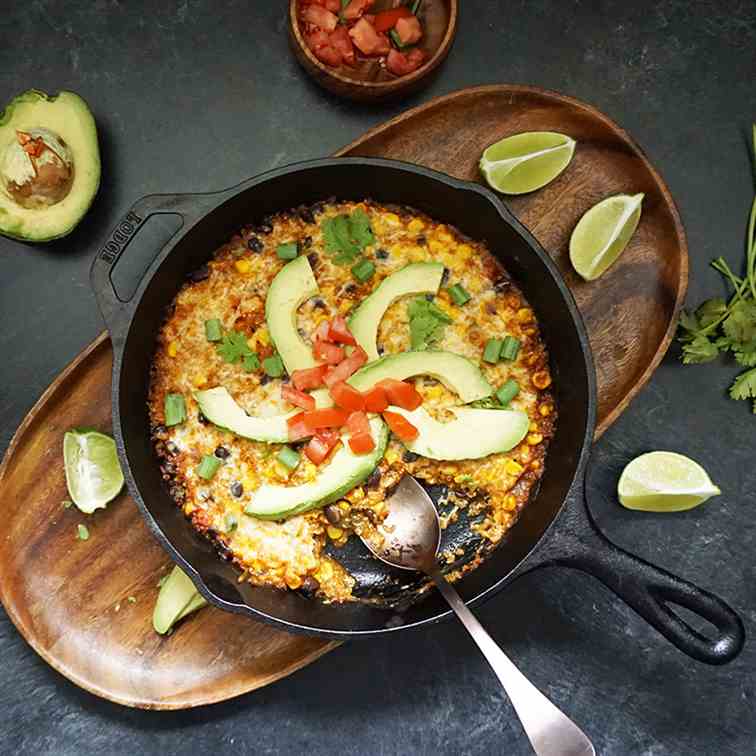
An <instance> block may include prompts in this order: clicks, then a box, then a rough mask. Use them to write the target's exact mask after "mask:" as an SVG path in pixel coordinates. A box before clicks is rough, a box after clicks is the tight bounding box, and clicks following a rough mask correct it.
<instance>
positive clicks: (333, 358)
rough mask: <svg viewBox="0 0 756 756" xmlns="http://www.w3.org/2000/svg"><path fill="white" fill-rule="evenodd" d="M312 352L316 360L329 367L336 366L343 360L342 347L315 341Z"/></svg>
mask: <svg viewBox="0 0 756 756" xmlns="http://www.w3.org/2000/svg"><path fill="white" fill-rule="evenodd" d="M313 352H314V354H315V359H316V360H320V361H321V362H327V363H328V364H329V365H338V364H339V363H340V362H341V361H342V360H343V359H344V347H340V346H336V344H329V343H328V342H327V341H320V340H318V341H316V342H315V347H314V348H313Z"/></svg>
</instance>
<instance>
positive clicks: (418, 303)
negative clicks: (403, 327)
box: [407, 297, 453, 350]
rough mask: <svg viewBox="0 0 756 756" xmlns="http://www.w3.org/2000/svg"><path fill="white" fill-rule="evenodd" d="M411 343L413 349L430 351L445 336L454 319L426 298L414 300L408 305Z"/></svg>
mask: <svg viewBox="0 0 756 756" xmlns="http://www.w3.org/2000/svg"><path fill="white" fill-rule="evenodd" d="M407 314H408V315H409V328H410V341H411V343H412V348H413V349H420V350H422V349H428V347H429V346H430V345H431V344H432V343H433V342H436V341H439V339H441V337H442V336H443V335H444V328H445V326H447V325H448V324H449V323H451V322H453V321H452V319H451V318H450V317H449V316H448V315H447V314H446V313H445V312H444V311H443V310H442V309H441V308H440V307H438V306H437V305H434V304H433V302H429V301H428V300H427V299H425V298H424V297H418V298H417V299H413V300H412V301H411V302H410V303H409V304H408V305H407Z"/></svg>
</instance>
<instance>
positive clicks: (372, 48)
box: [349, 18, 391, 55]
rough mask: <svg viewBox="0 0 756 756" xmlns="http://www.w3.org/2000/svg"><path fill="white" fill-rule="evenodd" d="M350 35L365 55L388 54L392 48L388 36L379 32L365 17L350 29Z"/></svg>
mask: <svg viewBox="0 0 756 756" xmlns="http://www.w3.org/2000/svg"><path fill="white" fill-rule="evenodd" d="M349 36H350V37H351V38H352V42H354V44H355V47H357V49H358V50H359V51H360V52H361V53H363V54H365V55H386V54H387V53H388V52H389V50H391V44H390V43H389V39H388V37H387V36H386V35H385V34H380V33H378V32H377V31H376V30H375V29H374V28H373V25H372V24H371V23H370V22H369V21H366V20H365V19H364V18H361V19H360V20H359V21H358V22H357V23H356V24H355V25H354V26H353V27H352V28H351V29H350V30H349Z"/></svg>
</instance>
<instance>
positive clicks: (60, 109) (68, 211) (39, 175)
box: [0, 89, 100, 242]
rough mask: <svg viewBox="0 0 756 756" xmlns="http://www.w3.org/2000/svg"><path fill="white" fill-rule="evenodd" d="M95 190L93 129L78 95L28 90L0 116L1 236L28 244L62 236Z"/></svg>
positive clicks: (96, 160)
mask: <svg viewBox="0 0 756 756" xmlns="http://www.w3.org/2000/svg"><path fill="white" fill-rule="evenodd" d="M99 185H100V150H99V147H98V144H97V127H96V126H95V122H94V118H93V117H92V113H91V112H90V110H89V107H88V106H87V103H86V102H84V100H83V99H82V98H81V97H79V95H77V94H75V93H74V92H66V91H63V92H59V93H58V94H57V95H52V96H51V95H48V94H46V93H45V92H41V91H39V90H37V89H30V90H28V91H26V92H24V93H23V94H20V95H18V97H15V98H14V99H13V100H11V102H10V103H9V104H8V105H7V106H6V108H5V110H4V111H3V112H2V113H0V234H2V235H3V236H8V237H10V238H11V239H19V240H21V241H29V242H44V241H50V240H52V239H58V238H60V237H61V236H65V235H66V234H68V233H70V232H71V231H72V230H73V228H74V227H75V226H76V224H77V223H78V222H79V221H80V220H81V219H82V218H83V217H84V215H85V213H86V212H87V210H88V209H89V206H90V205H91V204H92V200H93V199H94V197H95V194H97V189H98V187H99Z"/></svg>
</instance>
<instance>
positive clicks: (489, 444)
mask: <svg viewBox="0 0 756 756" xmlns="http://www.w3.org/2000/svg"><path fill="white" fill-rule="evenodd" d="M389 410H390V411H391V412H397V413H398V414H400V415H402V416H403V417H405V418H406V419H407V420H409V422H411V423H412V425H414V426H415V428H417V430H418V431H419V433H418V436H417V438H416V439H415V440H414V441H411V442H409V443H405V446H406V447H407V448H408V449H409V450H410V451H411V452H414V453H415V454H419V455H420V456H421V457H429V458H430V459H441V460H454V459H480V458H481V457H487V456H488V455H489V454H496V453H497V452H506V451H509V450H510V449H514V447H515V446H517V444H519V443H520V441H522V439H523V438H525V436H526V435H527V433H528V427H529V426H530V418H529V417H528V416H527V414H526V413H524V412H519V411H517V410H497V409H474V408H472V407H455V408H453V409H452V410H451V411H452V412H453V413H454V415H455V416H456V417H455V419H454V420H451V421H449V422H448V423H442V422H439V421H438V420H436V419H434V418H433V417H431V416H430V415H429V414H428V412H427V410H425V409H423V408H422V407H418V408H417V409H416V410H412V411H411V412H410V411H408V410H405V409H402V408H401V407H389Z"/></svg>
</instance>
